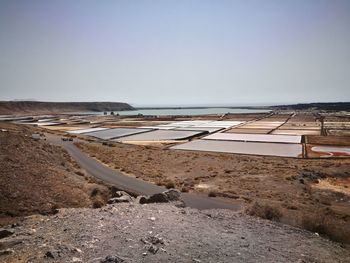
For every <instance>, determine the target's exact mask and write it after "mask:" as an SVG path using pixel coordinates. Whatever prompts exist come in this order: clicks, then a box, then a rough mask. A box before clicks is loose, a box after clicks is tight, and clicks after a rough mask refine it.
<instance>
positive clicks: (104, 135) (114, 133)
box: [84, 128, 151, 140]
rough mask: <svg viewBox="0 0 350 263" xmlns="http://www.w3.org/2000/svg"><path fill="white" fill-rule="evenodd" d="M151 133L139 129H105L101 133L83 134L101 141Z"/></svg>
mask: <svg viewBox="0 0 350 263" xmlns="http://www.w3.org/2000/svg"><path fill="white" fill-rule="evenodd" d="M148 131H151V129H140V128H114V129H107V130H103V131H96V132H89V133H84V135H88V136H92V137H96V138H99V139H103V140H110V139H114V138H119V137H123V136H128V135H133V134H138V133H144V132H148Z"/></svg>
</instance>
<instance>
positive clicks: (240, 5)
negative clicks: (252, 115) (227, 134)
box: [0, 0, 350, 107]
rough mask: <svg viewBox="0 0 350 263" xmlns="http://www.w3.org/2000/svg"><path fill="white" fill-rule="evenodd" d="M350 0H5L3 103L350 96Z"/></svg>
mask: <svg viewBox="0 0 350 263" xmlns="http://www.w3.org/2000/svg"><path fill="white" fill-rule="evenodd" d="M349 47H350V1H347V0H335V1H326V0H307V1H301V0H293V1H292V0H290V1H277V0H264V1H262V0H259V1H258V0H252V1H243V0H236V1H228V0H219V1H207V0H201V1H200V0H186V1H185V0H178V1H169V0H162V1H160V0H157V1H155V0H153V1H152V0H150V1H122V0H120V1H118V0H116V1H109V0H105V1H98V2H97V1H90V0H86V1H82V0H77V1H67V0H62V1H58V0H52V1H43V0H28V1H20V0H3V1H1V2H0V57H1V59H0V90H1V92H0V100H15V99H20V100H23V99H26V98H31V99H34V100H38V101H119V102H126V103H129V104H131V105H136V106H137V107H146V106H165V105H171V106H184V105H187V106H196V105H202V106H204V105H215V106H219V105H222V106H235V105H238V106H245V105H252V106H254V105H259V106H261V105H276V104H294V103H308V102H338V101H339V102H341V101H350V48H349Z"/></svg>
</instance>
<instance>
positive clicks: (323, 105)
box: [271, 102, 350, 111]
mask: <svg viewBox="0 0 350 263" xmlns="http://www.w3.org/2000/svg"><path fill="white" fill-rule="evenodd" d="M271 108H272V109H279V110H308V109H314V110H329V111H350V102H319V103H300V104H291V105H277V106H272V107H271Z"/></svg>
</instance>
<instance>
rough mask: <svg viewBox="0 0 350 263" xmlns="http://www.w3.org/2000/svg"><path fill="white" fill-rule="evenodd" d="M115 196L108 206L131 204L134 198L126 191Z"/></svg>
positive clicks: (118, 192)
mask: <svg viewBox="0 0 350 263" xmlns="http://www.w3.org/2000/svg"><path fill="white" fill-rule="evenodd" d="M115 196H116V197H114V198H111V199H109V200H108V202H107V203H108V204H115V203H130V202H132V201H133V199H132V197H131V196H130V195H129V194H128V193H126V192H124V191H117V192H116V193H115Z"/></svg>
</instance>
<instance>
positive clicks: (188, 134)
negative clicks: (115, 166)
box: [115, 130, 205, 142]
mask: <svg viewBox="0 0 350 263" xmlns="http://www.w3.org/2000/svg"><path fill="white" fill-rule="evenodd" d="M204 133H205V132H203V131H180V130H154V131H150V132H145V133H140V134H135V135H131V136H126V137H123V138H120V139H116V140H115V141H121V142H125V141H171V140H184V139H188V138H192V137H194V136H199V135H201V134H204Z"/></svg>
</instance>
